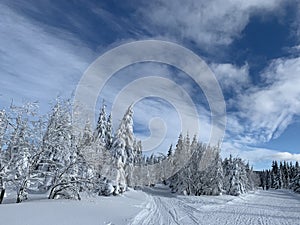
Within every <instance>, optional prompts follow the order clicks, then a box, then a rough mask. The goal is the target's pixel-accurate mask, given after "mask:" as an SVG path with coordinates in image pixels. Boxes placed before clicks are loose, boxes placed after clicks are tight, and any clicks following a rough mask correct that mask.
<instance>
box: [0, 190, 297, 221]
mask: <svg viewBox="0 0 300 225" xmlns="http://www.w3.org/2000/svg"><path fill="white" fill-rule="evenodd" d="M0 224H1V225H2V224H3V225H41V224H42V225H83V224H87V225H96V224H97V225H102V224H111V225H112V224H115V225H127V224H128V225H129V224H130V225H160V224H163V225H168V224H182V225H189V224H197V225H198V224H200V225H201V224H205V225H213V224H218V225H219V224H221V225H226V224H228V225H240V224H242V225H252V224H253V225H259V224H264V225H267V224H270V225H277V224H278V225H279V224H280V225H281V224H290V225H298V224H300V195H297V194H295V193H292V192H290V191H287V190H270V191H262V190H260V191H256V192H255V193H251V194H246V195H242V196H240V197H233V196H228V195H224V196H197V197H195V196H176V195H175V194H171V193H170V191H169V190H166V189H165V188H164V187H163V186H158V187H156V188H145V189H144V190H143V191H134V190H130V191H129V192H125V193H124V195H122V196H117V197H91V198H87V197H86V198H84V199H83V200H82V201H73V200H45V199H42V200H38V199H35V200H29V201H26V202H23V203H21V204H3V205H0Z"/></svg>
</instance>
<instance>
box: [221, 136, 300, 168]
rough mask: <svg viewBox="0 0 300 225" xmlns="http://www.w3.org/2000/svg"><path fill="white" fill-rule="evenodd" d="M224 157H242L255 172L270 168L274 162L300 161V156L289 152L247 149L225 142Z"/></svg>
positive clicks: (256, 148)
mask: <svg viewBox="0 0 300 225" xmlns="http://www.w3.org/2000/svg"><path fill="white" fill-rule="evenodd" d="M221 154H222V157H223V158H225V157H229V155H230V154H231V155H232V156H234V157H241V158H242V159H244V160H245V161H249V163H250V165H253V166H254V169H255V170H262V169H266V168H270V166H271V162H272V161H273V160H277V161H284V160H285V161H300V154H297V153H290V152H287V151H278V150H274V149H267V148H259V147H249V146H248V147H246V146H245V145H242V144H238V143H232V142H225V143H223V146H222V152H221Z"/></svg>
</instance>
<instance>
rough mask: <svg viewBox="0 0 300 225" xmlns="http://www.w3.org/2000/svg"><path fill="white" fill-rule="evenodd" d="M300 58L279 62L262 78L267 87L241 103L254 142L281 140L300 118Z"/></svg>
mask: <svg viewBox="0 0 300 225" xmlns="http://www.w3.org/2000/svg"><path fill="white" fill-rule="evenodd" d="M299 74H300V58H292V59H276V60H274V61H273V62H272V63H271V64H270V66H269V67H268V68H266V70H265V71H264V73H263V74H261V76H262V78H263V79H264V80H265V82H266V84H267V86H265V87H262V88H260V87H253V88H251V89H250V90H249V91H248V92H246V93H244V95H242V96H241V97H240V99H238V100H239V101H238V104H239V107H240V110H241V114H240V116H241V117H242V118H243V119H245V120H246V123H245V124H246V126H247V132H248V134H245V135H250V136H251V137H252V138H253V141H257V142H259V141H264V142H266V141H269V140H270V139H272V138H276V137H278V136H279V135H280V134H281V133H282V132H283V131H284V130H285V129H286V127H287V126H288V125H289V124H290V123H291V122H292V121H293V117H294V116H295V115H300V89H299V86H300V76H299Z"/></svg>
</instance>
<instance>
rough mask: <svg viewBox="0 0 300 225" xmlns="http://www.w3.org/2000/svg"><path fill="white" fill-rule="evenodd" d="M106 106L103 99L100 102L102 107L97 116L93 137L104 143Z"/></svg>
mask: <svg viewBox="0 0 300 225" xmlns="http://www.w3.org/2000/svg"><path fill="white" fill-rule="evenodd" d="M105 108H106V106H105V104H104V101H103V103H102V108H101V110H100V113H99V118H98V122H97V126H96V130H95V134H94V136H95V138H96V139H100V140H101V142H103V143H105V141H106V133H107V130H106V129H107V121H106V109H105Z"/></svg>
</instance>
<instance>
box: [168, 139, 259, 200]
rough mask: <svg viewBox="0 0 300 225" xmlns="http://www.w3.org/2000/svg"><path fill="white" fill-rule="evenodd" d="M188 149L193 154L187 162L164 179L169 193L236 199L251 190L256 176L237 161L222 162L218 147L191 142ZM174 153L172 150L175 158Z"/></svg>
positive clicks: (246, 164) (241, 162) (230, 159)
mask: <svg viewBox="0 0 300 225" xmlns="http://www.w3.org/2000/svg"><path fill="white" fill-rule="evenodd" d="M188 142H189V139H188V136H187V138H185V139H183V143H184V144H183V146H185V145H187V144H186V143H188ZM178 143H181V137H179V141H178ZM177 147H178V144H177ZM190 148H191V150H192V151H193V153H192V154H191V157H190V159H189V161H188V163H186V165H185V166H184V167H183V168H182V169H180V170H179V171H178V172H177V173H176V174H175V175H174V176H172V177H171V178H170V179H168V182H169V185H170V187H171V188H172V191H173V192H179V193H184V194H187V195H220V194H229V195H234V196H238V195H240V194H243V193H246V192H247V191H250V190H254V188H255V186H256V183H257V182H256V181H257V175H256V174H255V173H254V172H253V169H252V168H250V166H249V164H248V163H245V162H244V161H243V160H242V159H241V158H233V157H232V156H230V157H229V158H225V159H224V160H223V161H222V159H221V158H220V154H219V152H220V149H219V148H218V147H210V146H207V145H204V144H201V143H198V142H197V141H196V139H194V140H193V142H192V145H191V146H190ZM178 150H179V149H176V151H175V154H174V156H175V159H176V158H177V157H176V153H177V151H178ZM171 158H172V156H171ZM175 159H174V160H175Z"/></svg>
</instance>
